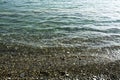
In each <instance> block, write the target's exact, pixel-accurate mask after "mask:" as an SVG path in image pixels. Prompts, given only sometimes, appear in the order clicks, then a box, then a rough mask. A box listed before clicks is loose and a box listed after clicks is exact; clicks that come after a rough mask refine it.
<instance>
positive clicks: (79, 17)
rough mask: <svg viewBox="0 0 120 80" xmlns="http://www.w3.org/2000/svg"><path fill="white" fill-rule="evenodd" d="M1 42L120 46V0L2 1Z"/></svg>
mask: <svg viewBox="0 0 120 80" xmlns="http://www.w3.org/2000/svg"><path fill="white" fill-rule="evenodd" d="M0 41H1V42H8V43H22V44H26V45H32V46H37V47H59V46H63V47H80V46H85V47H88V48H104V47H115V46H119V45H120V0H0ZM119 51H120V50H119ZM108 52H109V51H108ZM116 53H117V54H120V52H116Z"/></svg>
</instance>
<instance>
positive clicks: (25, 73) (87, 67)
mask: <svg viewBox="0 0 120 80" xmlns="http://www.w3.org/2000/svg"><path fill="white" fill-rule="evenodd" d="M93 51H97V50H91V52H93ZM102 51H103V52H104V50H102ZM74 52H77V53H78V52H81V54H80V53H79V54H73V53H74ZM82 52H84V51H83V50H77V49H75V48H74V49H73V48H33V47H31V46H25V45H16V44H14V45H12V46H11V44H9V45H8V44H5V43H0V79H1V80H10V79H11V80H14V79H17V80H19V79H20V80H119V79H120V61H119V60H115V61H112V60H111V59H109V58H106V57H101V56H91V55H83V54H82ZM91 52H90V53H91ZM99 52H100V51H99ZM52 53H53V54H52ZM97 53H98V52H97Z"/></svg>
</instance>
